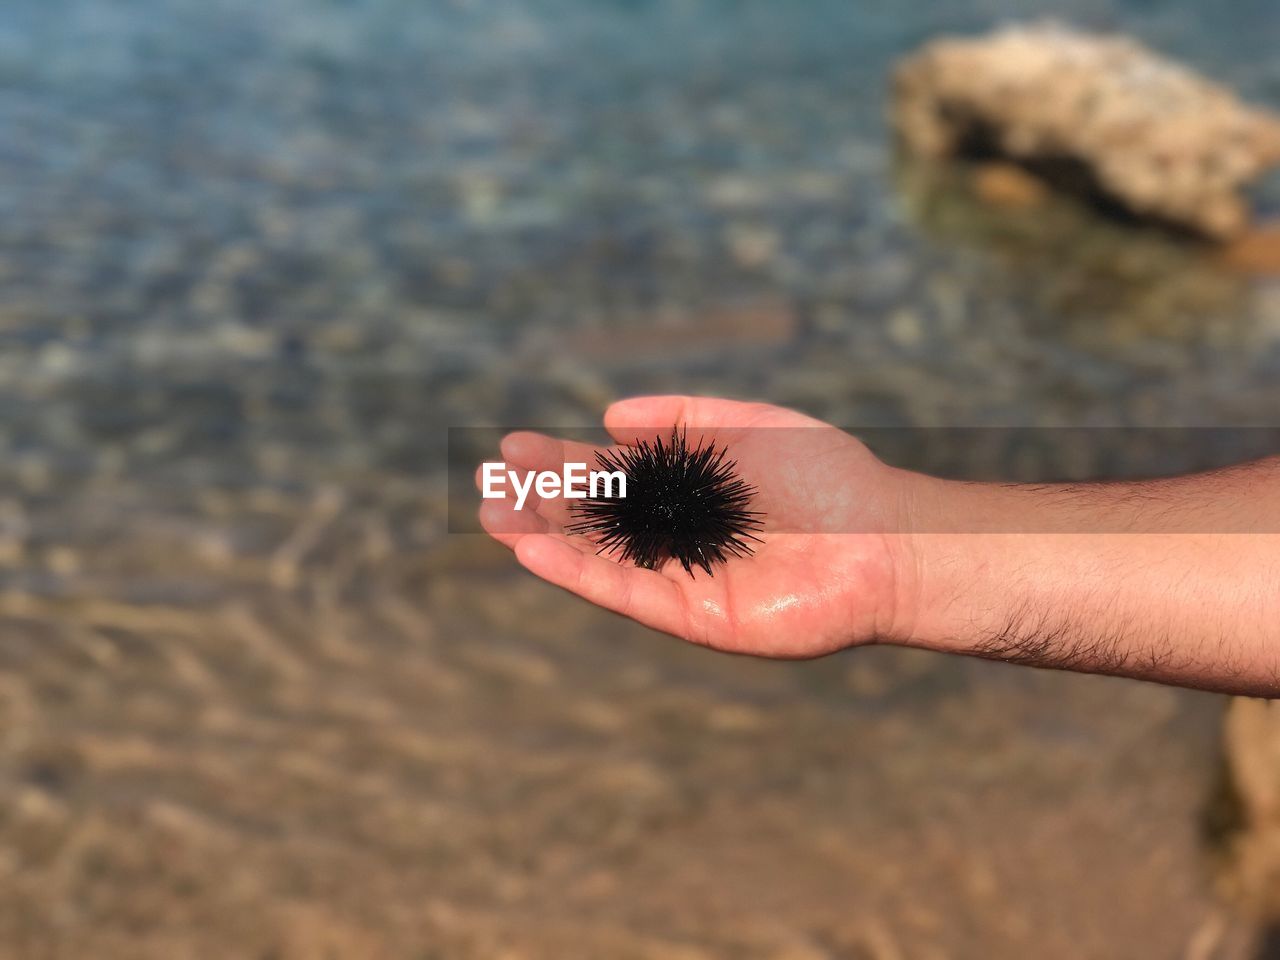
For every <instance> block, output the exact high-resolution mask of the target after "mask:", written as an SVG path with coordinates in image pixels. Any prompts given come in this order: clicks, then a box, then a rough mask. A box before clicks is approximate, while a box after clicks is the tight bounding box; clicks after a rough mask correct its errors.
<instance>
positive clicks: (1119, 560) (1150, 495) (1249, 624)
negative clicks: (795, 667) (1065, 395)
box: [900, 460, 1280, 695]
mask: <svg viewBox="0 0 1280 960" xmlns="http://www.w3.org/2000/svg"><path fill="white" fill-rule="evenodd" d="M906 489H907V490H908V491H909V492H908V498H907V516H908V517H909V520H908V523H909V526H910V528H911V530H912V531H913V532H912V533H911V535H910V542H911V548H910V550H908V551H907V552H906V554H907V556H908V557H909V558H910V559H909V561H908V563H909V567H910V569H909V570H907V571H906V572H905V573H904V575H903V576H902V578H901V581H902V591H903V593H904V594H905V598H904V600H903V602H902V603H901V604H900V608H901V610H903V611H904V615H903V618H902V620H903V633H902V635H901V637H900V639H902V640H904V641H905V642H909V643H914V644H919V645H923V646H927V647H931V648H934V649H943V650H949V651H953V652H962V653H970V654H977V655H981V656H988V657H995V658H999V659H1006V660H1012V661H1017V662H1023V663H1031V664H1035V665H1038V666H1048V667H1057V668H1064V669H1073V670H1082V671H1088V672H1100V673H1111V674H1118V675H1124V676H1133V677H1142V678H1146V679H1152V680H1160V681H1164V682H1169V683H1179V684H1186V685H1191V686H1197V687H1206V688H1213V689H1221V690H1230V691H1233V692H1242V693H1253V694H1259V695H1280V460H1273V461H1265V462H1262V463H1258V464H1252V465H1249V466H1246V467H1241V468H1237V469H1234V470H1230V471H1222V472H1218V473H1213V474H1205V475H1199V476H1192V477H1184V478H1178V479H1174V480H1162V481H1152V482H1149V483H1119V484H1082V485H1049V486H1041V485H1002V484H967V483H954V482H949V481H939V480H934V479H931V478H923V477H919V476H913V477H911V478H909V479H908V481H907V483H906Z"/></svg>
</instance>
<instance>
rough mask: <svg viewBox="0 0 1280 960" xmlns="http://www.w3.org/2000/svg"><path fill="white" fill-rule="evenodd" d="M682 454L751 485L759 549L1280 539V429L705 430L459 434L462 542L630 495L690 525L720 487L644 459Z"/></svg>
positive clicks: (744, 503)
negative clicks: (1119, 537)
mask: <svg viewBox="0 0 1280 960" xmlns="http://www.w3.org/2000/svg"><path fill="white" fill-rule="evenodd" d="M676 443H683V444H684V445H685V454H686V456H688V457H691V458H692V457H701V458H702V459H703V461H705V462H704V463H703V469H704V470H705V469H707V468H708V465H717V464H718V465H719V466H718V468H719V469H721V470H722V471H724V476H723V477H722V478H721V479H722V480H723V481H724V482H731V481H736V482H739V483H740V487H739V488H736V489H737V490H738V492H739V493H740V494H741V495H742V498H741V499H739V500H735V501H734V503H735V504H737V508H738V509H739V511H740V512H746V513H749V514H750V515H751V516H752V517H754V518H756V520H755V522H757V523H758V531H757V532H758V533H759V535H760V536H770V535H783V534H814V533H822V534H874V533H904V532H905V533H989V532H1005V533H1249V532H1256V533H1280V428H1276V427H1186V428H1166V427H1158V428H1157V427H1150V428H1148V427H1035V428H1030V427H955V428H917V427H872V428H858V427H847V428H835V427H828V426H819V425H815V426H813V427H782V428H777V427H732V426H719V425H709V426H699V425H697V424H687V425H683V426H682V427H681V429H680V431H679V433H678V434H677V435H676V436H674V437H673V428H672V426H671V425H669V424H668V425H659V426H654V427H645V428H629V429H628V431H627V432H626V435H624V436H620V437H617V438H614V437H610V436H609V435H607V434H605V433H604V432H603V431H602V430H596V431H593V430H589V429H583V428H548V427H537V428H525V427H452V428H450V429H449V435H448V467H449V471H448V472H449V489H448V507H449V531H450V532H451V533H458V534H463V533H480V532H483V531H486V530H487V531H488V532H490V533H502V532H504V531H509V532H527V531H529V530H534V529H537V530H543V529H547V530H551V531H553V532H558V531H567V532H570V533H572V532H574V530H573V529H572V528H573V527H574V526H575V524H576V525H577V526H578V528H579V531H580V530H581V527H582V526H583V519H584V517H589V516H590V513H591V511H592V509H595V510H596V511H597V513H598V512H599V511H600V510H606V509H608V508H609V506H610V505H609V504H608V503H605V504H604V505H603V506H601V503H602V501H603V500H616V499H619V498H629V499H630V503H629V505H628V506H629V508H630V509H631V514H632V520H633V522H648V520H647V519H646V518H647V517H648V514H646V513H644V510H645V509H652V511H653V514H654V515H653V517H652V523H654V524H661V523H668V524H669V523H677V522H680V520H681V517H680V516H678V515H672V511H675V513H676V514H678V513H679V511H681V510H688V509H694V508H695V507H696V505H697V504H698V503H699V502H700V501H699V500H698V497H699V496H702V497H703V498H704V499H705V498H706V497H707V496H708V495H709V493H708V491H710V493H714V492H715V488H713V487H711V486H709V481H708V480H707V479H706V477H705V476H702V477H699V475H697V474H696V473H688V470H690V469H691V468H690V467H689V466H688V464H686V465H685V466H684V467H682V466H681V465H680V464H675V463H666V462H665V461H662V462H660V463H659V464H658V466H659V467H660V468H661V469H655V466H654V464H653V463H652V462H650V461H648V460H646V459H645V458H644V457H641V456H638V455H637V452H638V451H643V450H646V449H647V450H648V451H649V454H648V455H647V456H649V457H650V458H652V457H655V456H659V455H660V454H659V451H667V453H665V454H661V455H662V456H666V457H668V458H670V451H671V450H673V449H674V444H676ZM682 469H684V470H685V471H686V473H683V474H682V473H681V472H680V471H681V470H682ZM646 471H647V472H646ZM663 471H666V472H663ZM663 483H666V484H668V485H671V484H675V487H674V488H673V489H676V490H677V491H678V489H679V484H681V483H685V484H686V485H687V486H689V490H688V491H686V493H687V496H684V497H683V498H678V499H676V500H674V501H670V498H668V499H666V500H664V499H663V497H662V496H659V495H658V492H657V489H656V488H657V486H660V485H661V484H663ZM698 484H702V486H701V487H699V486H698ZM699 490H700V491H702V492H701V493H699V492H698V491H699ZM672 503H674V506H672V505H671V504H672ZM482 514H483V516H482ZM535 518H536V520H535ZM637 518H638V519H637ZM753 529H755V528H753ZM583 535H586V536H590V535H591V531H590V530H588V531H587V532H586V533H584V534H583Z"/></svg>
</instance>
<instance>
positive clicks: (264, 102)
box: [0, 0, 1280, 960]
mask: <svg viewBox="0 0 1280 960" xmlns="http://www.w3.org/2000/svg"><path fill="white" fill-rule="evenodd" d="M1051 7H1052V9H1051ZM1048 12H1053V13H1056V15H1058V16H1060V17H1064V18H1067V19H1070V20H1072V21H1074V22H1078V23H1081V24H1084V25H1086V26H1097V27H1103V28H1122V29H1126V30H1129V31H1132V32H1134V33H1135V34H1137V35H1139V36H1140V37H1142V38H1144V39H1146V40H1148V41H1149V42H1151V43H1152V44H1154V45H1156V46H1158V47H1160V48H1162V49H1165V50H1168V51H1170V52H1172V53H1174V54H1176V55H1178V56H1180V57H1182V58H1184V59H1186V60H1188V61H1189V62H1191V63H1193V64H1194V65H1196V66H1198V67H1200V68H1202V69H1204V70H1205V71H1207V72H1209V73H1210V74H1211V75H1213V76H1216V77H1218V78H1220V79H1222V80H1224V81H1227V82H1229V83H1231V84H1233V85H1234V86H1236V87H1237V88H1239V89H1240V90H1241V91H1242V92H1244V93H1245V94H1246V95H1247V96H1249V97H1251V98H1253V99H1256V100H1258V101H1260V102H1263V103H1269V104H1270V105H1272V106H1273V107H1280V61H1277V60H1276V58H1275V57H1274V56H1273V53H1272V52H1273V50H1274V46H1275V42H1276V41H1277V39H1280V29H1278V28H1280V22H1278V20H1277V17H1280V12H1278V11H1277V9H1276V8H1275V7H1274V5H1273V4H1271V3H1270V2H1269V0H1241V2H1234V3H1225V4H1219V5H1218V6H1217V7H1215V10H1214V13H1213V14H1212V16H1211V17H1210V16H1208V15H1207V14H1206V13H1205V12H1204V9H1203V7H1200V6H1197V5H1194V4H1191V3H1189V2H1188V3H1172V2H1158V0H1132V2H1129V3H1119V2H1106V0H1076V2H1073V3H1070V4H1054V5H1049V4H1047V3H1039V2H1034V0H1030V2H1026V0H1024V2H1015V0H1003V2H996V0H987V2H980V3H973V4H968V3H960V2H955V0H946V2H942V3H931V4H902V3H892V2H888V0H872V2H867V3H857V4H854V3H849V2H845V0H840V2H836V0H812V2H806V3H805V4H804V5H803V6H801V5H799V4H784V3H766V2H763V0H758V2H757V0H736V2H735V0H630V2H621V0H614V2H607V3H605V2H601V3H587V2H585V0H528V2H524V3H518V2H504V0H472V2H464V0H455V2H429V3H421V2H416V0H415V2H410V0H369V2H355V0H351V2H339V0H331V2H319V0H316V2H304V0H278V2H272V3H270V4H264V3H249V2H247V0H222V2H209V0H204V2H195V0H136V2H133V3H128V4H109V3H105V2H72V0H64V2H48V0H40V2H36V0H8V2H6V3H5V4H4V5H3V8H2V9H0V129H3V130H4V131H5V133H4V136H3V138H2V139H3V142H2V143H0V891H3V895H0V954H3V955H6V956H30V957H73V956H74V957H79V956H95V957H104V958H111V957H122V958H123V957H130V958H133V957H163V958H166V960H169V958H182V957H215V956H216V957H225V956H246V957H260V958H264V960H265V958H289V960H292V958H311V957H424V958H425V957H450V958H453V957H463V958H466V957H476V958H492V957H503V958H525V957H527V958H543V957H555V958H563V957H579V956H582V957H621V958H629V957H637V958H640V957H655V958H656V957H684V958H702V957H708V958H710V957H717V958H718V957H743V958H757V957H760V958H793V960H799V958H823V957H826V958H863V957H868V958H877V960H892V958H899V957H903V958H908V957H956V958H967V957H1022V956H1029V955H1034V956H1041V957H1115V956H1152V957H1165V956H1170V957H1172V956H1187V957H1216V956H1221V957H1236V956H1240V957H1244V956H1249V955H1251V951H1252V950H1253V945H1252V934H1251V933H1250V931H1249V930H1248V929H1247V928H1246V927H1245V926H1243V925H1242V924H1241V923H1240V922H1239V921H1237V920H1235V919H1234V918H1233V917H1232V915H1231V914H1230V913H1229V912H1228V911H1226V910H1224V908H1223V907H1221V906H1220V904H1219V903H1218V901H1217V899H1216V898H1215V896H1214V892H1213V872H1212V869H1211V866H1210V863H1209V859H1208V857H1207V855H1206V853H1205V851H1204V848H1203V846H1202V843H1201V839H1200V834H1201V823H1202V819H1203V808H1204V805H1205V803H1206V801H1207V798H1208V796H1209V793H1210V789H1211V784H1212V780H1213V777H1214V775H1215V772H1216V769H1217V764H1218V756H1217V738H1218V730H1217V723H1218V716H1219V714H1220V711H1221V707H1222V701H1221V699H1220V698H1217V697H1213V696H1208V695H1197V694H1192V693H1187V692H1183V691H1175V690H1170V689H1164V688H1160V687H1155V686H1148V685H1141V684H1130V683H1123V682H1117V681H1110V680H1105V679H1097V678H1081V677H1072V676H1066V675H1055V674H1049V673H1040V672H1035V671H1030V670H1017V669H1012V668H1008V667H1004V666H1001V665H998V664H989V663H979V662H968V661H963V660H958V659H954V658H946V657H940V656H930V655H926V654H922V653H911V652H903V651H894V650H888V649H869V650H863V651H857V652H854V653H852V654H849V655H842V656H837V657H832V658H828V659H825V660H822V661H817V662H813V663H804V664H776V663H761V662H753V661H748V660H743V659H735V658H730V657H724V656H717V655H714V654H710V653H707V652H705V651H699V650H695V649H691V648H687V647H683V646H680V645H678V644H676V643H675V642H673V641H670V640H667V639H665V638H661V637H658V636H656V635H653V634H651V633H649V632H647V631H645V630H642V629H640V628H638V627H635V626H633V625H630V624H628V623H624V622H622V621H620V620H618V619H616V618H614V617H612V616H609V615H607V614H604V613H601V612H599V611H596V610H593V609H589V608H587V607H585V606H584V605H581V604H579V603H576V602H574V601H572V600H571V599H569V598H568V597H566V596H565V595H563V594H561V593H559V592H557V591H555V590H553V589H551V588H550V587H547V586H545V585H543V584H541V583H538V582H536V581H534V580H533V579H532V578H530V577H528V576H525V575H523V574H522V573H520V572H518V571H517V570H516V569H514V564H513V563H512V562H511V560H510V558H509V557H508V556H507V555H506V554H505V552H504V551H503V550H502V549H501V548H499V547H497V546H495V545H492V544H490V543H488V542H487V541H484V540H482V539H481V538H478V537H472V536H461V535H456V534H454V535H451V534H449V533H447V531H446V521H445V517H446V504H445V502H444V469H445V464H444V445H445V429H446V427H448V426H469V425H502V424H505V423H509V422H520V423H530V422H533V423H542V424H545V425H548V426H556V425H569V426H576V425H589V424H592V423H595V422H598V418H599V414H600V412H601V410H602V409H603V407H604V406H605V405H606V404H607V403H608V402H609V401H610V400H612V399H615V398H617V397H620V396H626V395H628V394H634V393H639V392H661V391H672V392H697V393H712V394H721V395H726V396H735V397H752V398H762V399H768V400H771V401H773V402H776V403H780V404H786V405H791V406H795V407H798V408H800V409H803V410H805V411H806V412H808V413H811V414H813V415H815V416H819V417H823V418H826V419H829V420H831V421H833V422H836V423H840V424H845V425H849V426H852V427H857V426H864V427H873V426H874V427H895V426H955V425H967V426H990V425H1017V426H1025V425H1139V426H1192V425H1200V426H1220V425H1229V426H1244V425H1258V424H1261V425H1272V424H1274V411H1275V410H1276V409H1277V408H1278V407H1280V284H1278V283H1277V282H1276V281H1275V280H1265V279H1258V278H1247V277H1241V276H1236V275H1232V274H1229V273H1226V272H1224V271H1222V270H1221V269H1220V268H1218V267H1217V266H1215V265H1214V264H1213V263H1212V262H1211V259H1210V258H1209V257H1207V256H1206V255H1205V254H1204V252H1203V251H1200V250H1196V249H1194V248H1191V247H1187V246H1185V245H1183V244H1179V243H1176V242H1174V241H1171V240H1169V239H1168V238H1165V237H1163V236H1161V235H1159V234H1154V233H1150V232H1147V231H1142V230H1133V229H1128V228H1123V227H1120V226H1118V225H1115V224H1109V223H1106V222H1103V221H1100V220H1098V219H1097V218H1096V217H1095V216H1094V215H1093V214H1091V213H1089V212H1087V211H1083V210H1080V209H1078V208H1076V207H1074V206H1073V205H1071V204H1069V203H1059V204H1055V205H1053V206H1052V207H1051V208H1050V209H1049V210H1048V211H1038V212H1037V213H1035V214H1033V215H1027V214H1018V213H1013V212H1006V213H997V212H992V211H988V210H985V209H983V208H982V207H981V206H980V205H979V204H977V203H976V202H975V201H974V200H973V198H972V197H971V196H970V195H969V194H968V193H967V192H966V190H965V188H964V186H963V184H962V183H956V182H953V181H954V179H955V178H951V177H946V176H943V177H938V176H935V175H934V174H931V173H929V172H928V171H920V170H917V169H912V168H910V167H907V166H905V165H903V164H902V163H900V162H898V161H897V160H896V159H895V158H894V156H893V151H892V149H891V146H890V143H889V139H888V137H887V135H886V130H885V126H884V122H883V105H884V95H885V89H886V75H887V71H888V68H889V65H890V64H891V63H892V61H893V59H894V58H895V57H896V56H898V55H899V54H901V53H902V52H904V51H906V50H908V49H910V48H912V47H913V46H915V45H916V44H918V43H919V42H921V41H923V40H924V39H926V38H928V37H930V36H932V35H935V34H937V33H939V32H945V31H956V30H961V31H963V30H977V29H982V28H985V27H987V26H989V25H991V24H993V23H996V22H999V21H1001V20H1003V19H1005V18H1010V17H1029V16H1035V15H1040V14H1044V13H1048ZM1257 199H1258V204H1259V206H1260V207H1261V208H1262V209H1264V210H1265V211H1271V212H1274V211H1276V210H1280V190H1278V189H1277V187H1276V185H1275V184H1274V183H1272V184H1266V185H1263V186H1262V187H1261V188H1260V189H1259V192H1258V198H1257ZM987 466H988V467H989V469H991V470H994V471H997V472H999V471H1006V472H1014V471H1015V470H1022V471H1024V472H1027V471H1029V472H1031V473H1034V472H1035V465H1034V464H1032V465H1030V466H1029V467H1028V466H1027V465H1026V464H1012V463H992V464H988V465H987ZM1131 466H1132V467H1133V468H1134V469H1141V468H1142V466H1143V465H1142V464H1140V463H1138V464H1131Z"/></svg>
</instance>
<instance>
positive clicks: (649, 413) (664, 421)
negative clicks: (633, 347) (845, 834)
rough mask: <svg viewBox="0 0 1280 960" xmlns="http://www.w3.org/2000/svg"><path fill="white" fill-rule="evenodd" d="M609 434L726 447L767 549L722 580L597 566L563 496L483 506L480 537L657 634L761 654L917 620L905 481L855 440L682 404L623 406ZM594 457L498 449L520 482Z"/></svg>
mask: <svg viewBox="0 0 1280 960" xmlns="http://www.w3.org/2000/svg"><path fill="white" fill-rule="evenodd" d="M604 424H605V428H606V429H607V430H608V432H609V434H610V436H611V437H612V438H613V439H614V440H615V441H616V442H617V443H618V444H624V445H629V444H634V443H635V442H636V441H637V440H640V439H653V438H655V437H658V436H663V437H668V436H669V435H670V432H671V429H672V428H673V427H677V428H687V430H688V435H689V438H690V442H691V443H692V442H693V441H694V438H698V437H705V438H706V439H708V440H713V441H714V442H715V443H716V444H717V446H726V445H727V446H728V448H729V452H728V458H729V459H731V460H736V461H737V473H738V475H740V476H741V477H742V478H743V479H744V480H745V481H746V482H748V483H750V484H752V485H754V486H755V487H757V489H758V492H757V494H756V496H755V498H754V499H753V501H752V504H751V509H753V510H758V511H760V512H761V513H763V514H764V530H763V532H761V533H760V534H759V536H760V539H761V541H762V542H760V543H755V544H753V546H754V548H755V553H754V555H753V556H750V557H741V558H732V559H730V560H729V561H727V562H726V563H725V564H723V565H722V566H720V567H718V568H717V569H716V570H715V575H714V576H713V577H708V576H705V575H703V574H701V572H699V575H698V576H696V577H690V576H689V574H687V573H686V572H685V571H684V569H683V568H682V567H681V566H680V564H679V563H678V562H676V561H674V560H668V561H667V562H666V563H665V564H663V565H662V566H661V568H660V569H657V570H646V569H641V568H638V567H636V566H634V565H632V564H629V563H628V564H622V563H619V562H617V561H616V560H614V559H611V558H610V557H609V556H608V555H604V556H598V555H596V549H597V546H596V544H595V543H593V542H592V541H591V540H589V539H587V538H585V537H582V536H574V535H570V534H567V533H565V527H566V526H567V525H568V524H569V523H571V522H572V518H571V516H570V514H569V510H568V505H567V502H566V501H565V500H563V499H561V498H555V499H548V500H540V499H539V498H538V497H537V496H536V494H530V497H529V502H527V503H526V504H525V508H524V509H523V510H520V511H517V510H515V509H514V508H513V504H512V501H511V500H486V501H485V502H484V505H483V506H482V508H481V511H480V519H481V523H482V524H483V526H484V528H485V529H486V530H487V531H488V532H489V533H490V534H491V535H492V536H493V537H494V538H495V539H497V540H498V541H499V542H501V543H504V544H505V545H507V546H508V547H510V548H512V549H513V550H514V551H515V554H516V558H517V559H518V560H519V562H520V563H521V564H522V565H523V566H525V567H526V568H527V569H528V570H530V571H531V572H533V573H535V574H537V575H538V576H540V577H542V578H543V579H545V580H548V581H550V582H551V583H554V584H556V585H558V586H561V587H564V588H565V589H567V590H570V591H572V592H573V593H576V594H578V595H579V596H581V597H583V598H584V599H587V600H590V601H592V602H593V603H597V604H599V605H600V606H602V607H606V608H608V609H610V610H614V611H616V612H618V613H621V614H624V615H625V616H628V617H631V618H632V619H634V620H637V621H639V622H641V623H643V624H646V625H648V626H650V627H654V628H655V629H658V630H663V631H665V632H667V633H670V634H674V635H675V636H678V637H682V638H684V639H686V640H690V641H692V642H694V643H699V644H703V645H706V646H709V647H713V648H715V649H718V650H725V651H731V652H735V653H746V654H754V655H758V656H769V657H780V658H803V657H815V656H821V655H823V654H826V653H831V652H833V651H835V650H838V649H841V648H843V647H846V646H850V645H853V644H858V643H867V642H872V641H875V640H878V639H888V638H893V637H894V636H895V632H896V631H898V630H899V629H901V628H902V626H903V624H904V623H906V622H907V621H908V620H909V616H908V614H909V611H907V610H906V609H904V599H903V598H905V597H909V596H910V595H911V590H910V582H909V580H910V576H909V574H910V573H911V571H912V569H913V567H912V564H911V562H910V558H909V556H907V554H908V553H909V550H908V548H907V542H908V538H906V537H904V536H901V535H900V534H899V529H900V520H901V519H902V517H901V514H902V510H903V504H902V501H901V494H902V490H901V487H900V484H899V483H898V479H899V475H900V471H897V470H894V469H893V468H891V467H888V466H886V465H885V464H883V463H881V462H880V461H879V460H877V459H876V457H875V456H874V455H872V453H871V452H870V451H869V450H868V449H867V448H866V447H865V446H864V445H863V444H862V443H860V442H859V441H858V440H856V439H855V438H853V437H852V436H850V435H849V434H847V433H844V432H843V431H841V430H838V429H836V428H835V427H832V426H829V425H827V424H824V423H822V422H821V421H818V420H814V419H812V418H810V417H806V416H804V415H802V414H799V413H795V412H793V411H790V410H785V409H782V408H780V407H774V406H769V405H765V404H753V403H738V402H735V401H730V400H718V399H711V398H696V397H678V396H672V397H643V398H637V399H633V400H624V401H621V402H619V403H615V404H613V405H612V406H611V407H610V408H609V409H608V410H607V411H606V413H605V417H604ZM597 449H599V448H596V447H592V446H590V445H587V444H581V443H575V442H572V441H563V440H558V439H554V438H551V437H547V436H543V435H541V434H535V433H513V434H510V435H508V436H507V437H506V438H505V439H504V440H503V442H502V455H503V457H504V458H505V461H506V463H507V466H508V468H510V469H515V470H517V471H543V470H552V471H556V472H560V471H561V470H562V468H563V465H564V464H565V463H568V462H572V463H583V462H585V463H587V464H588V465H589V466H593V465H594V462H595V453H596V451H597Z"/></svg>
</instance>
